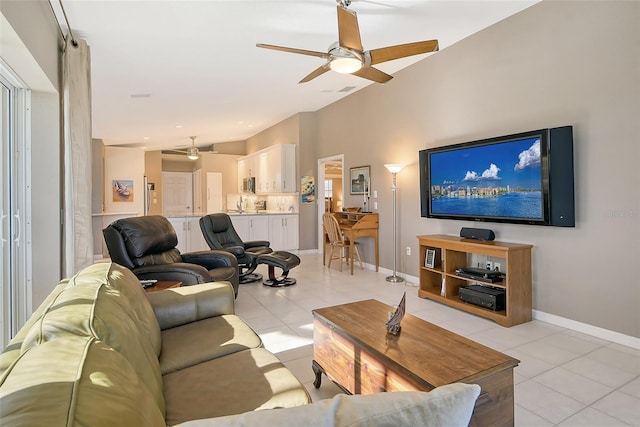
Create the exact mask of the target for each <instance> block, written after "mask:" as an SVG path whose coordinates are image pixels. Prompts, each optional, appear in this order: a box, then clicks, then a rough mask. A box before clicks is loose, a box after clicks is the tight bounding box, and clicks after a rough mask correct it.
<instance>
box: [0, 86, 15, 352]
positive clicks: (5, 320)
mask: <svg viewBox="0 0 640 427" xmlns="http://www.w3.org/2000/svg"><path fill="white" fill-rule="evenodd" d="M0 89H2V104H1V105H0V131H1V132H2V135H1V138H2V148H1V149H0V168H1V170H2V172H1V173H0V193H1V194H2V200H1V201H0V261H1V262H2V264H1V265H0V276H2V277H1V279H2V282H0V287H1V288H0V289H1V292H0V304H1V305H0V308H1V309H2V310H1V314H0V347H2V348H4V346H5V345H6V344H7V342H8V341H9V338H10V337H11V323H12V319H11V318H12V308H11V305H12V304H11V257H10V256H9V255H10V253H11V243H10V242H11V232H10V227H9V225H10V223H11V220H10V212H11V197H10V196H11V191H10V188H11V186H10V179H11V162H10V161H9V159H10V158H11V156H10V155H9V153H10V143H9V142H10V138H9V130H10V126H9V122H10V113H9V111H10V108H9V105H10V97H11V90H10V89H9V87H7V86H6V85H5V84H4V82H0Z"/></svg>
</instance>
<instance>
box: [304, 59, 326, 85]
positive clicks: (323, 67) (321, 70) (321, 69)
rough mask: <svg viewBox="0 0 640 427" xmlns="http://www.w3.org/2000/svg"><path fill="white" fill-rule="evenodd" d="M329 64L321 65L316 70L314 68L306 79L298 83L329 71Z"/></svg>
mask: <svg viewBox="0 0 640 427" xmlns="http://www.w3.org/2000/svg"><path fill="white" fill-rule="evenodd" d="M329 69H330V68H329V65H328V64H324V65H321V66H320V67H318V68H316V69H315V70H313V71H312V72H311V73H310V74H309V75H308V76H306V77H305V78H304V79H302V80H300V81H299V82H298V83H306V82H308V81H310V80H313V79H315V78H316V77H318V76H320V75H322V74H324V73H326V72H327V71H329Z"/></svg>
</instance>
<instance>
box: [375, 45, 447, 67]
mask: <svg viewBox="0 0 640 427" xmlns="http://www.w3.org/2000/svg"><path fill="white" fill-rule="evenodd" d="M437 50H438V40H427V41H423V42H415V43H407V44H399V45H396V46H388V47H382V48H380V49H373V50H370V51H369V54H370V55H371V64H379V63H381V62H386V61H391V60H392V59H399V58H404V57H407V56H412V55H419V54H421V53H429V52H435V51H437Z"/></svg>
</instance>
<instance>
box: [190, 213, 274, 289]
mask: <svg viewBox="0 0 640 427" xmlns="http://www.w3.org/2000/svg"><path fill="white" fill-rule="evenodd" d="M200 229H201V230H202V234H203V236H204V240H205V241H206V242H207V244H208V245H209V247H210V248H211V249H217V250H223V251H228V252H230V253H232V254H233V255H235V257H236V258H237V260H238V269H239V273H240V283H249V282H255V281H257V280H262V275H261V274H258V273H254V271H255V269H256V267H258V263H257V258H258V256H260V255H264V254H268V253H271V252H273V250H272V249H271V248H270V247H269V244H270V243H269V242H268V241H266V240H253V241H249V242H243V241H242V239H240V236H238V233H237V232H236V229H235V228H233V223H232V222H231V218H229V215H227V214H225V213H215V214H210V215H205V216H203V217H202V218H200Z"/></svg>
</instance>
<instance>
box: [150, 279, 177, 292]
mask: <svg viewBox="0 0 640 427" xmlns="http://www.w3.org/2000/svg"><path fill="white" fill-rule="evenodd" d="M180 286H182V282H179V281H176V280H158V281H157V282H156V283H154V284H153V285H151V286H148V287H146V288H144V290H145V291H146V292H156V291H162V290H165V289H171V288H179V287H180Z"/></svg>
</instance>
